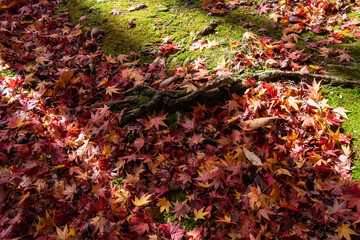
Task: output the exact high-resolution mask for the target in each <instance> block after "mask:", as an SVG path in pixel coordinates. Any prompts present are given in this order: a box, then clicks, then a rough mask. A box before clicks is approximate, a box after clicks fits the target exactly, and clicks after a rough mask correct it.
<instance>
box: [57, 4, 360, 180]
mask: <svg viewBox="0 0 360 240" xmlns="http://www.w3.org/2000/svg"><path fill="white" fill-rule="evenodd" d="M140 2H143V1H141V0H133V1H130V0H124V1H115V0H68V2H67V3H66V4H63V5H61V8H60V9H59V12H60V11H61V10H65V11H68V12H69V13H70V16H71V18H72V20H73V21H74V22H75V23H81V24H82V25H83V26H85V27H84V30H90V29H91V28H92V27H96V28H100V29H104V30H105V36H104V39H103V41H102V49H103V50H104V51H105V52H106V53H107V54H109V55H110V54H111V55H113V56H114V55H118V54H120V53H121V54H128V53H130V52H132V51H137V52H139V53H140V52H141V51H143V50H147V49H149V48H151V47H152V46H154V45H155V44H156V43H160V42H162V41H163V40H162V38H165V37H167V36H170V37H171V38H173V43H176V44H178V45H180V46H186V45H187V44H189V43H190V42H191V41H192V40H193V38H194V36H195V34H196V32H198V31H199V30H201V29H202V28H203V27H205V26H206V25H208V24H209V23H210V21H211V20H213V19H218V20H221V24H220V25H219V26H218V27H217V28H216V31H215V32H214V33H213V34H211V35H209V36H206V37H205V38H206V39H208V40H215V41H216V42H220V43H224V44H222V45H221V44H220V46H219V47H218V48H215V49H204V50H202V51H201V52H200V51H199V50H197V51H192V52H191V51H185V52H184V53H181V54H179V55H178V56H176V57H175V58H174V59H173V60H172V61H171V62H170V64H169V68H170V69H171V68H173V67H174V66H176V65H183V64H184V62H185V61H189V60H195V59H197V58H198V57H199V56H200V57H201V58H202V59H204V60H205V62H206V66H207V68H208V69H212V68H214V67H216V66H217V65H219V64H220V63H222V62H223V61H226V60H230V59H231V58H232V57H233V55H234V53H235V51H236V49H235V48H232V47H231V46H230V45H229V43H230V42H231V41H234V40H238V41H239V40H241V39H242V38H243V37H242V36H243V34H244V33H245V32H247V31H251V32H254V33H257V34H259V35H261V33H259V32H258V30H259V29H262V28H265V29H266V30H267V35H270V36H271V37H273V38H280V37H281V35H282V28H281V27H278V28H275V29H274V28H272V27H271V23H272V20H270V19H269V17H268V16H266V15H264V14H263V15H259V14H257V11H256V10H255V9H251V8H250V9H248V10H244V9H242V8H238V9H236V10H234V11H231V12H230V13H228V14H224V15H222V16H208V14H207V13H208V12H206V11H204V10H203V9H202V8H201V3H202V2H203V1H201V0H185V1H180V0H153V1H144V2H146V3H147V5H148V7H147V8H144V9H141V10H138V11H133V12H129V11H128V9H129V8H130V7H131V6H132V5H134V4H138V3H140ZM159 8H168V11H166V12H159V11H158V9H159ZM112 9H119V10H121V11H122V13H121V14H120V15H116V16H113V15H111V13H110V12H111V10H112ZM82 16H86V19H85V20H83V21H80V17H82ZM349 16H351V17H356V18H359V19H360V14H359V13H351V14H350V15H349ZM133 19H135V20H134V22H135V24H136V26H135V27H133V28H131V27H130V25H129V24H128V22H129V21H130V20H133ZM244 23H251V24H253V26H249V25H248V24H247V25H246V24H244ZM251 24H250V25H251ZM326 38H327V36H326V35H319V34H313V33H311V32H304V33H302V34H300V39H299V42H298V49H300V50H301V48H303V47H304V46H306V45H307V44H308V43H309V42H315V41H319V40H324V39H326ZM327 47H334V48H337V49H346V50H347V51H348V53H349V54H350V55H351V56H352V57H353V59H352V60H351V61H350V62H349V63H348V62H346V61H343V62H340V63H339V60H338V59H337V58H325V59H324V57H322V56H320V55H319V53H318V52H317V51H315V52H311V53H312V54H314V56H313V58H312V59H313V62H312V63H311V64H313V65H318V66H321V68H322V69H324V70H325V71H327V72H329V73H330V74H331V75H334V76H338V77H341V78H345V79H353V80H359V79H360V41H359V39H357V38H355V37H354V36H352V34H351V33H349V35H348V36H346V38H344V39H343V43H342V44H338V45H336V46H327ZM139 57H140V58H141V59H142V60H144V61H151V58H150V57H149V56H146V55H142V54H140V56H139ZM359 91H360V90H359V89H341V88H335V89H330V88H328V87H326V88H324V93H325V97H326V98H328V99H329V100H330V101H329V103H330V105H331V106H332V107H345V108H347V109H348V110H350V111H351V112H350V113H349V114H348V116H349V121H345V122H344V124H343V130H344V132H345V133H346V134H349V133H351V134H352V136H353V139H354V140H353V150H354V151H355V155H354V157H355V158H356V159H358V163H357V164H356V168H355V170H354V171H353V175H354V178H355V179H357V180H360V160H359V159H360V158H359V156H360V140H359V139H360V135H359V134H360V133H359V132H360V110H359V109H360V92H359ZM340 96H342V97H340Z"/></svg>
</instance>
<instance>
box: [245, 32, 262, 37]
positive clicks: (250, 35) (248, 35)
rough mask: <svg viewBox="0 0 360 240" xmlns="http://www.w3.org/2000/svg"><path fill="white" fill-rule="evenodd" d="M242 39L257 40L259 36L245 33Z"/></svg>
mask: <svg viewBox="0 0 360 240" xmlns="http://www.w3.org/2000/svg"><path fill="white" fill-rule="evenodd" d="M243 37H244V38H246V39H249V38H252V39H259V36H258V35H256V34H255V33H253V32H246V33H244V35H243Z"/></svg>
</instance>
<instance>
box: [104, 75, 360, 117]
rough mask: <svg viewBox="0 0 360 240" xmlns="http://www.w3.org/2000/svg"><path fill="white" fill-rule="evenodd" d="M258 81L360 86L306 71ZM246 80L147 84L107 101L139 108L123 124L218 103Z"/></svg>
mask: <svg viewBox="0 0 360 240" xmlns="http://www.w3.org/2000/svg"><path fill="white" fill-rule="evenodd" d="M253 78H255V79H256V80H257V81H268V82H274V81H279V80H282V79H284V80H292V81H294V82H297V83H298V82H301V81H305V82H309V83H310V82H312V81H313V79H315V80H322V83H323V84H327V85H330V86H341V87H360V81H350V80H343V79H340V78H337V77H331V76H323V75H318V74H311V73H304V72H285V71H277V70H275V71H266V72H262V73H257V74H254V75H253ZM242 83H243V81H242V80H241V79H239V78H236V77H233V76H221V77H218V78H216V79H214V80H212V81H210V82H209V83H208V84H206V85H204V86H202V87H200V88H199V89H197V90H196V91H192V92H186V91H185V90H168V89H165V90H158V89H155V88H152V87H150V86H147V85H136V86H134V87H133V88H131V89H129V90H127V91H125V92H123V95H124V96H125V98H124V99H123V100H120V101H112V102H108V103H106V105H107V106H109V107H110V109H111V110H112V111H120V110H122V109H123V108H125V107H126V106H137V105H139V106H138V107H136V108H134V109H132V110H129V111H128V112H127V113H126V114H125V115H124V117H123V120H122V121H123V123H127V122H130V121H132V120H134V119H136V118H139V117H140V116H143V115H145V114H151V113H152V112H153V111H156V110H160V109H164V110H166V111H169V112H175V111H179V110H184V109H186V108H189V106H193V104H195V103H196V102H197V101H204V102H207V103H215V102H217V101H219V100H221V99H224V98H225V97H226V96H229V94H231V93H242V92H244V91H245V90H246V89H247V88H249V87H250V86H244V85H243V84H242ZM141 95H144V96H147V97H148V98H150V101H148V102H147V103H142V104H139V98H140V96H141Z"/></svg>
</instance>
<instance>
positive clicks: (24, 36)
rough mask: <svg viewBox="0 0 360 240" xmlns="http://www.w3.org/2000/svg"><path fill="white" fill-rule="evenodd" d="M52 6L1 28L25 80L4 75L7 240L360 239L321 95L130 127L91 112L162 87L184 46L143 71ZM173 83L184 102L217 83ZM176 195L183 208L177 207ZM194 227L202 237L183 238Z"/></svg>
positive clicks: (331, 112) (198, 65) (335, 130)
mask: <svg viewBox="0 0 360 240" xmlns="http://www.w3.org/2000/svg"><path fill="white" fill-rule="evenodd" d="M56 4H57V1H46V0H45V1H44V0H42V1H26V2H25V1H24V2H23V3H22V4H20V2H19V4H16V5H14V6H13V7H11V8H10V7H9V8H4V11H2V12H1V15H0V19H1V29H0V59H1V61H0V64H2V62H6V64H4V65H2V66H1V67H3V68H4V69H5V68H9V67H13V68H15V69H16V70H17V73H18V76H15V77H3V76H0V96H1V103H0V207H1V208H0V238H1V239H12V238H27V239H49V238H50V239H182V238H187V239H226V238H233V239H236V238H245V239H256V238H258V239H260V238H266V239H272V238H290V237H292V238H296V239H309V238H321V239H334V238H336V237H338V238H342V237H345V238H346V239H350V237H353V236H356V234H357V232H359V230H360V229H359V222H360V215H359V214H360V204H359V200H358V199H359V197H360V184H359V182H352V181H351V176H350V175H349V172H350V171H351V162H352V160H351V150H350V136H345V135H344V134H342V133H341V132H340V130H339V127H340V123H341V122H342V119H343V118H346V111H345V110H344V109H342V108H337V109H331V108H330V107H329V106H328V105H327V104H326V100H325V99H323V98H322V96H321V91H320V85H319V83H316V82H314V83H313V84H312V85H297V86H296V85H294V84H291V83H286V82H283V83H275V84H268V83H259V84H258V85H257V84H256V83H255V81H253V80H251V79H249V80H248V81H249V82H250V83H251V85H252V86H253V87H252V88H251V89H249V90H248V91H247V92H245V93H244V95H241V96H238V95H236V94H234V95H233V96H232V97H231V99H229V100H227V101H225V102H223V103H221V104H219V105H217V106H212V107H210V106H206V105H204V104H201V103H199V104H198V105H197V106H195V107H194V108H193V109H194V110H193V112H192V113H187V114H185V116H184V117H183V118H182V120H181V122H180V124H179V125H177V126H174V127H169V125H170V124H169V119H168V115H167V114H166V113H163V112H159V113H155V112H154V113H152V114H149V115H147V116H144V117H142V118H139V119H137V120H136V121H134V122H133V123H131V124H128V125H125V126H123V125H122V123H121V118H122V116H123V114H124V111H122V112H120V113H115V112H112V111H110V109H109V107H107V106H106V105H104V106H102V107H94V106H96V104H97V103H99V102H108V101H114V100H119V99H122V98H123V96H122V94H121V92H122V91H124V90H126V89H129V88H131V87H133V86H134V85H136V84H140V83H141V84H148V85H153V84H155V85H156V84H160V83H161V82H162V81H161V80H162V79H164V78H166V77H167V75H166V69H165V60H164V58H162V57H161V56H162V54H163V55H165V54H168V53H170V51H173V50H176V49H177V47H176V46H175V45H163V44H167V43H169V42H168V39H167V40H166V41H165V40H164V43H162V44H160V45H159V52H160V55H156V59H155V60H154V61H153V63H150V64H142V65H140V66H139V60H138V59H137V55H136V53H131V54H129V55H123V54H121V55H119V56H117V57H112V56H107V55H105V54H104V53H103V52H102V51H100V50H99V43H98V39H97V38H93V37H92V36H91V35H92V34H86V32H88V31H91V29H86V28H85V27H81V26H80V25H75V26H74V25H73V24H72V23H71V21H70V18H69V15H68V14H67V13H62V14H61V15H60V16H59V17H58V18H56V16H55V14H54V10H55V7H56ZM256 39H257V38H256ZM253 40H255V38H254V39H253ZM259 46H260V44H259ZM130 61H132V62H130ZM216 71H217V72H216V74H217V73H218V72H222V73H229V72H230V71H229V72H226V71H225V70H224V69H222V70H216ZM175 75H178V76H179V78H182V79H184V82H185V83H182V85H179V84H176V83H171V84H172V85H171V84H170V85H169V86H168V87H169V88H178V87H185V88H187V89H189V91H191V90H192V89H191V85H190V84H192V85H194V86H195V87H196V86H197V85H198V86H202V85H204V84H205V83H204V80H205V81H206V80H209V79H210V78H211V75H210V73H209V72H208V71H207V70H206V68H205V63H204V61H202V59H200V58H199V59H198V60H197V61H195V62H194V64H193V65H192V66H190V67H185V68H180V67H178V68H177V69H176V70H175ZM172 77H173V76H172ZM189 86H190V87H189ZM119 179H120V181H119ZM178 192H182V193H184V195H186V198H185V199H183V200H179V199H178V200H172V196H173V195H174V194H175V193H178ZM165 213H166V214H172V215H173V220H170V219H166V220H165V221H163V220H162V219H161V218H162V216H164V215H165ZM185 219H192V220H193V221H194V222H196V223H198V224H197V226H196V227H195V228H193V229H191V230H187V229H185V228H184V227H183V226H182V224H181V223H182V221H185Z"/></svg>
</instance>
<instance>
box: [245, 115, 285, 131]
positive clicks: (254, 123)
mask: <svg viewBox="0 0 360 240" xmlns="http://www.w3.org/2000/svg"><path fill="white" fill-rule="evenodd" d="M276 119H279V117H263V118H255V119H253V120H247V121H244V122H241V123H240V126H242V127H249V128H251V129H256V128H259V127H262V126H265V125H267V124H269V123H271V122H272V121H274V120H276Z"/></svg>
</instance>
